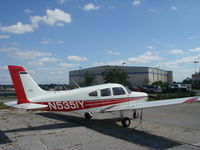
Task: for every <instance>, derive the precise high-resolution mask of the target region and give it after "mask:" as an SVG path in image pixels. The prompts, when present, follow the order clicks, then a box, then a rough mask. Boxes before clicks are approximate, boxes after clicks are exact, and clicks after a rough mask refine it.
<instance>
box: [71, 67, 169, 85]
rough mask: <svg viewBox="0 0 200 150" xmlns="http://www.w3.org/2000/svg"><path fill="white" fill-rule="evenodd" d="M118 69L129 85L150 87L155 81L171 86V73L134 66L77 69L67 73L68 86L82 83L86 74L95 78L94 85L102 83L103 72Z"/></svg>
mask: <svg viewBox="0 0 200 150" xmlns="http://www.w3.org/2000/svg"><path fill="white" fill-rule="evenodd" d="M113 67H116V68H120V69H122V70H123V71H125V72H126V73H127V74H128V76H129V78H128V81H129V82H130V83H131V85H150V84H152V83H154V82H156V81H162V82H167V83H169V84H172V82H173V72H172V71H166V70H162V69H159V68H152V67H135V66H98V67H92V68H86V69H81V68H80V69H79V70H74V71H70V72H69V85H71V86H73V85H75V83H74V81H75V82H76V83H78V84H79V83H82V82H84V75H85V74H86V73H89V74H92V75H94V76H95V80H94V84H102V83H104V79H103V75H102V74H103V72H104V71H106V69H109V68H113Z"/></svg>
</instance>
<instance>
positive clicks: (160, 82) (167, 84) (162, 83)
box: [152, 81, 169, 88]
mask: <svg viewBox="0 0 200 150" xmlns="http://www.w3.org/2000/svg"><path fill="white" fill-rule="evenodd" d="M152 85H157V86H160V87H162V88H168V87H169V83H167V82H162V81H156V82H154V83H152Z"/></svg>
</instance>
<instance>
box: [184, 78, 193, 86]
mask: <svg viewBox="0 0 200 150" xmlns="http://www.w3.org/2000/svg"><path fill="white" fill-rule="evenodd" d="M183 84H192V79H191V78H189V77H187V78H186V79H184V80H183Z"/></svg>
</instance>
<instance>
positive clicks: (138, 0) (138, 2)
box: [132, 0, 141, 6]
mask: <svg viewBox="0 0 200 150" xmlns="http://www.w3.org/2000/svg"><path fill="white" fill-rule="evenodd" d="M132 4H133V6H139V5H140V4H141V0H133V2H132Z"/></svg>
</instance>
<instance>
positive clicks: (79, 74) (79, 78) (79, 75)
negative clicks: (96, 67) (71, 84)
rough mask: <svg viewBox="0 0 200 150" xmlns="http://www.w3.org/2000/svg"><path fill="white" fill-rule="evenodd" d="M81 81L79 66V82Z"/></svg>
mask: <svg viewBox="0 0 200 150" xmlns="http://www.w3.org/2000/svg"><path fill="white" fill-rule="evenodd" d="M80 82H81V67H79V84H80Z"/></svg>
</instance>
